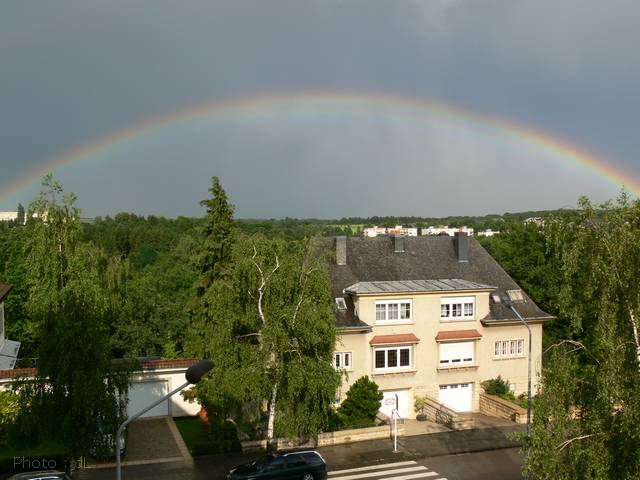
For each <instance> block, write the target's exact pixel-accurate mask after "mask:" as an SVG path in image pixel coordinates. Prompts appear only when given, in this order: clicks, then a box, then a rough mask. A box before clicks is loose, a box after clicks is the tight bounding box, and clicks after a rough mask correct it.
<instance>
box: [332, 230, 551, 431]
mask: <svg viewBox="0 0 640 480" xmlns="http://www.w3.org/2000/svg"><path fill="white" fill-rule="evenodd" d="M332 248H335V262H333V261H332V262H331V264H330V265H329V272H330V276H331V282H332V294H333V297H334V298H335V299H336V305H337V314H336V315H337V316H336V327H337V342H336V350H335V355H334V364H335V366H336V368H338V369H341V370H342V371H343V372H344V374H345V375H344V377H343V378H344V380H343V384H342V387H341V388H340V391H339V392H338V397H339V399H338V400H342V399H344V396H345V393H346V392H347V390H348V389H349V386H350V385H351V384H352V383H353V382H355V380H357V379H358V378H360V377H361V376H363V375H367V376H369V377H370V378H371V379H372V380H374V381H375V382H376V383H377V384H378V386H379V387H380V389H381V390H382V391H383V393H384V398H383V401H382V406H381V410H382V411H383V412H384V413H386V414H387V415H390V413H391V409H392V408H394V407H395V406H396V403H397V406H398V410H399V414H400V416H401V417H403V418H413V417H414V416H415V412H414V409H413V402H414V399H415V397H416V396H424V395H426V396H429V397H431V398H432V399H434V400H437V401H439V402H440V403H442V404H444V405H446V406H448V407H450V408H453V409H455V410H457V411H478V410H479V394H480V391H481V382H482V381H484V380H488V379H491V378H495V377H497V376H498V375H501V376H502V378H504V379H508V380H509V382H510V384H511V385H510V387H511V388H512V390H513V391H514V393H515V394H516V395H518V394H520V393H523V392H526V391H527V353H528V348H529V347H528V334H527V329H526V328H525V326H524V325H523V324H522V322H521V321H520V320H519V319H518V318H517V317H516V316H515V314H514V313H513V312H512V311H511V310H510V309H509V308H508V306H507V305H506V304H505V302H506V301H507V300H510V301H512V302H513V306H514V307H515V308H516V309H517V310H518V312H519V313H520V314H521V315H522V317H524V318H525V319H526V320H527V322H528V323H529V325H530V326H531V330H532V357H533V359H532V360H533V361H532V364H533V368H534V371H533V375H532V377H533V387H534V389H535V386H536V383H537V377H538V375H539V373H540V367H541V355H542V326H543V324H544V322H546V321H549V320H551V319H552V317H551V316H550V315H548V314H547V313H545V312H543V311H542V310H540V309H539V308H538V307H537V306H536V305H535V304H534V303H533V301H532V300H531V299H530V298H529V297H528V296H527V294H526V292H523V291H522V290H521V289H520V287H519V286H518V285H517V284H516V282H515V281H514V280H513V279H512V278H511V277H510V276H509V275H508V274H507V273H506V272H505V271H504V270H503V269H502V268H501V267H500V265H499V264H498V263H497V262H496V261H495V260H494V259H493V258H492V257H491V256H490V255H489V254H488V253H487V251H486V250H484V248H482V246H481V245H480V244H479V243H478V241H477V240H475V239H474V238H472V237H468V236H467V235H466V234H465V233H464V232H458V233H457V234H456V236H455V237H453V238H452V237H449V236H424V237H400V236H398V237H376V238H353V237H352V238H346V237H337V238H336V239H335V244H334V246H333V247H332ZM534 391H535V390H534Z"/></svg>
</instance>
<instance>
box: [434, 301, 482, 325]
mask: <svg viewBox="0 0 640 480" xmlns="http://www.w3.org/2000/svg"><path fill="white" fill-rule="evenodd" d="M475 301H476V298H475V297H442V298H441V299H440V319H441V320H472V319H473V318H474V316H475Z"/></svg>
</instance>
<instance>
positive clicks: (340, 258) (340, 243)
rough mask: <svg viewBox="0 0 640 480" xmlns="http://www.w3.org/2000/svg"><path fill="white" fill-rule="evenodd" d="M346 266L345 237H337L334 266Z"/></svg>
mask: <svg viewBox="0 0 640 480" xmlns="http://www.w3.org/2000/svg"><path fill="white" fill-rule="evenodd" d="M346 264H347V237H346V236H344V235H339V236H337V237H336V265H346Z"/></svg>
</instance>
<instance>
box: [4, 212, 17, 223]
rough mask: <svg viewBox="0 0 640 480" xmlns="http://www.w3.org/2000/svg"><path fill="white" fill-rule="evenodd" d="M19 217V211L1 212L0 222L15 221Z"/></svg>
mask: <svg viewBox="0 0 640 480" xmlns="http://www.w3.org/2000/svg"><path fill="white" fill-rule="evenodd" d="M17 219H18V212H0V222H15V221H16V220H17Z"/></svg>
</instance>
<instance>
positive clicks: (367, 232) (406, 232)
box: [363, 225, 418, 237]
mask: <svg viewBox="0 0 640 480" xmlns="http://www.w3.org/2000/svg"><path fill="white" fill-rule="evenodd" d="M363 233H364V236H365V237H377V236H378V235H401V236H403V237H417V236H418V229H417V228H413V227H406V228H405V227H403V226H402V225H396V226H395V227H393V228H385V227H378V226H375V227H368V228H365V229H364V231H363Z"/></svg>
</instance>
